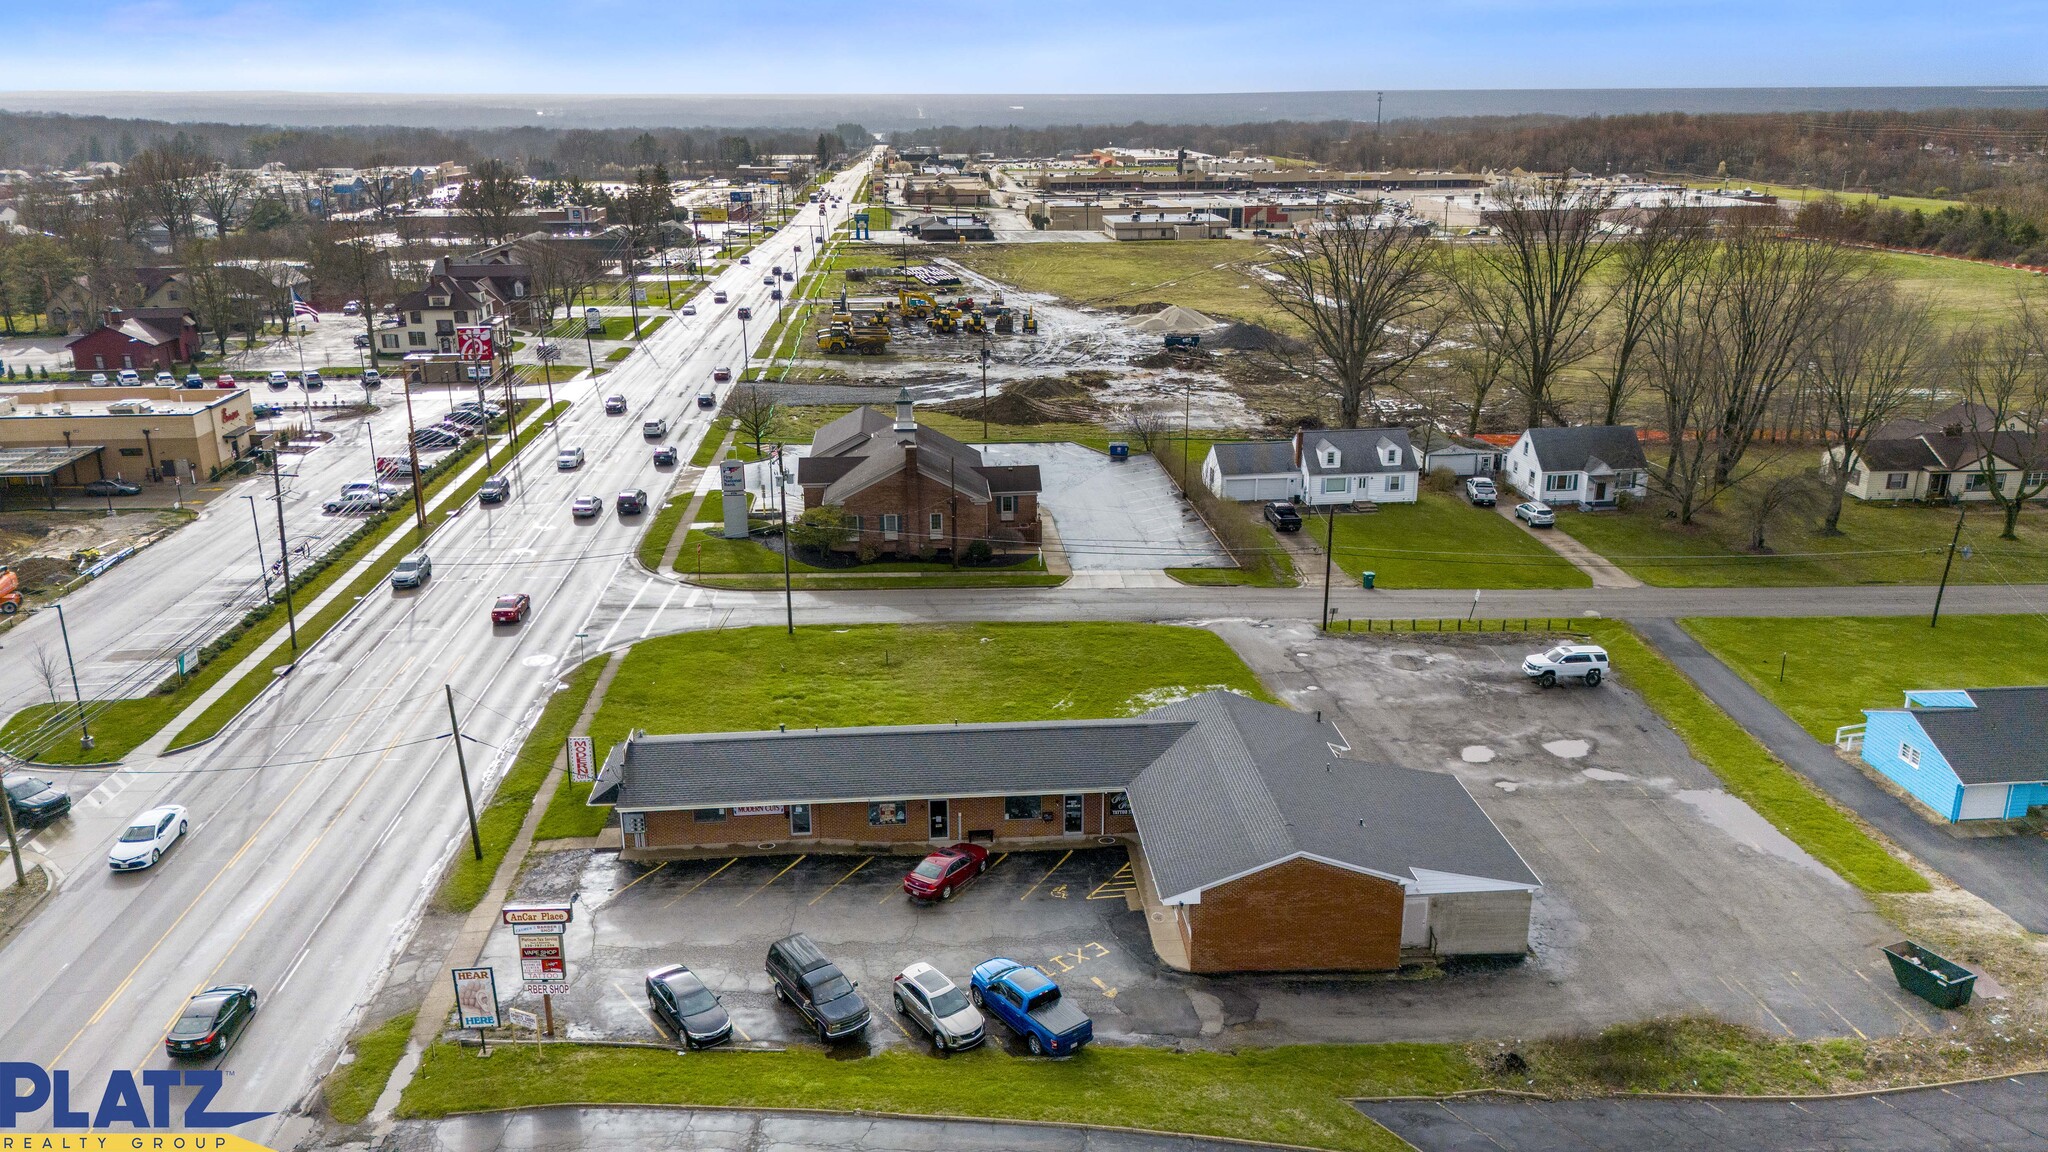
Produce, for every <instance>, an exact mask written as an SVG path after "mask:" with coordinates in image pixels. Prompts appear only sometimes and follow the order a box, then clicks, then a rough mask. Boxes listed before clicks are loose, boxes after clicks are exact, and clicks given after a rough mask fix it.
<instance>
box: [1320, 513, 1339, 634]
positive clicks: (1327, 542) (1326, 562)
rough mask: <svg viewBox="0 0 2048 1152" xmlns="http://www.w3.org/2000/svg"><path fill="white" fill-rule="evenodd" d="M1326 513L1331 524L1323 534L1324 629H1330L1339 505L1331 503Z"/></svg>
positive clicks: (1326, 630)
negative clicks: (1331, 576)
mask: <svg viewBox="0 0 2048 1152" xmlns="http://www.w3.org/2000/svg"><path fill="white" fill-rule="evenodd" d="M1324 515H1326V516H1328V517H1329V519H1330V526H1329V527H1328V528H1326V529H1324V534H1323V622H1322V629H1323V631H1325V632H1328V631H1329V630H1330V569H1331V567H1332V564H1331V561H1332V558H1334V557H1335V556H1336V555H1337V506H1336V505H1335V504H1332V505H1330V506H1329V507H1328V508H1327V509H1326V510H1325V511H1324Z"/></svg>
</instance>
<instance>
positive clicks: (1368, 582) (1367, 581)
mask: <svg viewBox="0 0 2048 1152" xmlns="http://www.w3.org/2000/svg"><path fill="white" fill-rule="evenodd" d="M1378 575H1379V573H1377V572H1367V573H1365V574H1364V575H1362V576H1360V577H1359V578H1358V582H1359V584H1360V585H1362V586H1363V587H1364V588H1365V590H1366V591H1367V592H1370V591H1372V582H1373V578H1374V577H1376V576H1378Z"/></svg>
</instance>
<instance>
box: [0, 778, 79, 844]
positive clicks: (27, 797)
mask: <svg viewBox="0 0 2048 1152" xmlns="http://www.w3.org/2000/svg"><path fill="white" fill-rule="evenodd" d="M0 790H4V791H5V792H6V793H7V806H8V807H10V808H12V809H14V826H15V828H16V829H17V830H19V831H22V832H33V831H35V830H36V829H38V828H47V827H49V826H50V825H51V824H54V823H56V822H57V821H58V820H60V819H62V818H63V817H64V815H65V814H66V813H68V812H70V811H71V793H69V792H66V791H65V790H63V789H62V788H59V787H57V786H56V785H55V784H52V783H50V782H49V781H48V780H45V779H43V778H42V777H40V776H31V775H29V774H28V773H26V772H10V773H8V774H7V775H6V776H4V777H0Z"/></svg>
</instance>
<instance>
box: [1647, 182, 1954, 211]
mask: <svg viewBox="0 0 2048 1152" xmlns="http://www.w3.org/2000/svg"><path fill="white" fill-rule="evenodd" d="M1685 185H1686V187H1688V188H1705V189H1708V190H1713V191H1719V190H1724V189H1725V190H1735V189H1741V188H1752V189H1755V190H1756V191H1758V192H1765V193H1768V194H1770V195H1772V196H1776V197H1777V198H1778V199H1780V200H1790V201H1792V202H1793V203H1794V204H1801V203H1805V202H1808V201H1812V200H1824V199H1834V200H1840V201H1841V202H1842V203H1844V204H1863V203H1869V204H1873V205H1876V206H1877V207H1879V208H1896V209H1898V210H1899V211H1901V212H1912V211H1916V210H1917V211H1920V212H1925V213H1927V214H1929V215H1933V214H1934V213H1936V212H1939V211H1941V210H1942V209H1944V208H1968V207H1970V205H1969V204H1967V203H1965V202H1963V201H1961V200H1936V199H1933V198H1931V197H1927V196H1887V197H1885V198H1884V199H1882V200H1880V199H1878V196H1877V193H1875V192H1836V191H1833V190H1831V189H1827V188H1819V187H1813V186H1809V185H1801V184H1759V183H1757V182H1755V181H1753V180H1735V179H1732V178H1731V179H1728V180H1687V181H1686V182H1685Z"/></svg>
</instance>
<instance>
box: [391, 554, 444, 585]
mask: <svg viewBox="0 0 2048 1152" xmlns="http://www.w3.org/2000/svg"><path fill="white" fill-rule="evenodd" d="M433 574H434V562H433V560H431V559H429V558H428V556H427V554H426V553H425V552H415V553H413V554H412V555H410V556H407V557H406V558H405V559H403V560H400V561H399V562H398V567H396V568H393V569H392V570H391V586H392V587H393V588H417V587H419V586H420V585H422V584H424V583H426V582H427V579H428V578H429V577H431V576H433Z"/></svg>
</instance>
